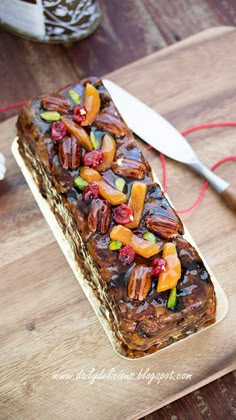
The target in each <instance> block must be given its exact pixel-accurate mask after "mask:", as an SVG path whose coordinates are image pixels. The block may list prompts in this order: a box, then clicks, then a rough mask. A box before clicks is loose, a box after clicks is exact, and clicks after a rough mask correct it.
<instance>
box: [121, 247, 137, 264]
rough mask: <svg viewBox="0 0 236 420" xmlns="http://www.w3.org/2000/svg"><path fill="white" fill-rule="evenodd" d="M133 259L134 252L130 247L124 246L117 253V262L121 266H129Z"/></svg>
mask: <svg viewBox="0 0 236 420" xmlns="http://www.w3.org/2000/svg"><path fill="white" fill-rule="evenodd" d="M134 258H135V252H134V249H133V248H132V246H131V245H125V246H124V247H123V248H121V250H120V251H119V260H120V261H121V262H122V264H126V265H130V264H131V263H132V262H133V261H134Z"/></svg>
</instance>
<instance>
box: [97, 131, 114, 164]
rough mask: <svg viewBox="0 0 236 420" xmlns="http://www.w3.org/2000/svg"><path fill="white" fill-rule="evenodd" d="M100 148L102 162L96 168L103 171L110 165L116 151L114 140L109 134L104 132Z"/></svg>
mask: <svg viewBox="0 0 236 420" xmlns="http://www.w3.org/2000/svg"><path fill="white" fill-rule="evenodd" d="M101 150H102V152H103V162H102V163H101V165H99V166H98V167H97V168H96V169H97V171H105V170H106V169H109V168H110V167H111V164H112V162H113V160H114V156H115V153H116V142H115V139H114V138H113V137H112V136H111V135H110V134H105V135H104V137H103V140H102V147H101Z"/></svg>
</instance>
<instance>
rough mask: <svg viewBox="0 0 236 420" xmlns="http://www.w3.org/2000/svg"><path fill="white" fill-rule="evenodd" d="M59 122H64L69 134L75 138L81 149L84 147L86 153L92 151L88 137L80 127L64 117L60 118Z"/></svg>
mask: <svg viewBox="0 0 236 420" xmlns="http://www.w3.org/2000/svg"><path fill="white" fill-rule="evenodd" d="M61 121H63V122H64V124H65V126H66V128H67V130H68V131H69V133H70V134H73V135H74V136H75V137H77V139H78V140H79V141H80V144H81V146H82V147H84V148H85V149H86V150H87V151H90V150H93V145H92V142H91V140H90V137H89V135H88V134H87V133H86V131H85V130H84V129H83V128H82V127H80V125H79V124H76V123H75V122H74V121H72V120H69V119H68V118H65V117H61Z"/></svg>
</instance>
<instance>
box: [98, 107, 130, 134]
mask: <svg viewBox="0 0 236 420" xmlns="http://www.w3.org/2000/svg"><path fill="white" fill-rule="evenodd" d="M95 124H96V126H97V127H98V128H100V129H101V130H104V131H109V133H112V134H115V135H116V136H121V137H122V136H124V135H125V134H127V133H128V132H129V129H128V127H127V125H126V124H125V122H124V121H123V120H122V119H121V117H120V116H119V114H118V112H117V111H116V109H115V108H114V107H113V106H109V107H107V108H104V109H103V110H102V111H101V112H100V113H99V114H98V115H97V118H96V120H95Z"/></svg>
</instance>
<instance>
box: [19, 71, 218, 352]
mask: <svg viewBox="0 0 236 420" xmlns="http://www.w3.org/2000/svg"><path fill="white" fill-rule="evenodd" d="M137 118H138V116H137ZM17 129H18V145H19V151H20V154H21V156H22V157H23V159H24V162H25V164H26V165H27V167H28V169H29V170H30V172H31V173H32V175H33V177H34V179H35V181H36V183H37V185H38V188H39V190H40V192H41V194H42V196H43V197H44V198H45V199H46V200H47V201H48V203H49V205H50V207H51V209H52V211H53V212H54V214H55V217H56V219H57V221H58V223H59V225H60V226H61V228H62V229H63V231H64V234H65V236H66V238H67V240H68V241H69V243H70V246H71V248H72V250H73V253H74V257H75V259H76V261H77V262H78V264H79V266H80V268H81V270H82V272H83V274H84V277H85V279H86V281H87V282H88V283H89V284H90V285H91V287H92V288H93V290H94V293H95V294H96V296H97V298H98V299H99V301H100V303H101V309H104V311H103V312H104V314H105V313H106V316H107V317H108V321H109V324H110V328H111V330H112V332H113V333H114V336H115V337H116V340H117V343H118V344H119V348H120V353H121V354H123V355H125V356H128V357H132V358H135V357H141V356H144V355H146V354H150V353H153V352H154V351H156V350H158V349H160V348H163V347H165V346H168V345H169V344H171V343H173V342H175V341H177V340H179V339H181V338H183V337H186V336H187V335H189V334H191V333H193V332H196V331H197V330H199V329H201V328H203V327H205V326H207V325H209V324H211V323H213V322H214V320H215V312H216V298H215V291H214V286H213V283H212V281H211V278H210V275H209V273H208V271H207V269H206V268H205V266H204V264H203V262H202V260H201V258H200V257H199V255H198V252H197V251H196V249H195V248H194V247H193V246H192V245H191V244H190V243H189V242H188V241H187V240H186V239H185V237H184V228H183V224H182V222H181V220H180V218H179V216H178V215H177V213H176V212H175V210H174V209H173V208H172V207H171V205H170V203H169V202H168V199H167V198H166V197H165V195H164V193H163V191H162V189H161V187H160V186H159V185H158V184H157V183H156V182H154V180H153V175H152V171H151V168H150V166H149V164H148V162H147V161H146V159H145V158H144V156H143V154H142V152H141V151H140V149H139V148H138V146H137V143H136V141H135V138H134V135H133V133H132V132H131V131H130V130H129V128H128V127H127V125H126V124H125V122H124V121H123V119H122V118H121V116H120V115H119V113H118V111H117V109H116V107H115V104H114V103H113V102H112V99H111V97H110V95H109V93H108V91H107V90H106V89H105V87H104V86H103V84H102V82H101V80H99V79H97V78H95V77H91V78H89V79H84V80H82V81H81V82H80V83H77V84H73V85H70V86H67V87H66V88H64V89H62V90H60V91H57V92H54V93H51V94H47V95H43V96H41V97H39V98H37V99H33V100H32V101H30V102H29V103H28V104H27V105H26V106H24V107H23V108H22V109H21V111H20V114H19V118H18V121H17Z"/></svg>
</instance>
